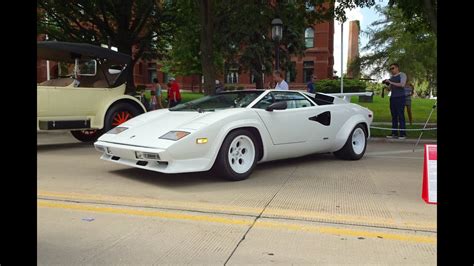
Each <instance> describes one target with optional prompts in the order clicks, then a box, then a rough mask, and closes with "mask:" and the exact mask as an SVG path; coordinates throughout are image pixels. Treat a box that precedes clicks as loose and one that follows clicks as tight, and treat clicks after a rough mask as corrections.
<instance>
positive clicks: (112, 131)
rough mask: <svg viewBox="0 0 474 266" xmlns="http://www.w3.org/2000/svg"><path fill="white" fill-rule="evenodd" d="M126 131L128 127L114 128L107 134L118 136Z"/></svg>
mask: <svg viewBox="0 0 474 266" xmlns="http://www.w3.org/2000/svg"><path fill="white" fill-rule="evenodd" d="M127 129H128V127H114V128H112V129H111V130H109V131H108V132H107V134H118V133H120V132H124V131H125V130H127Z"/></svg>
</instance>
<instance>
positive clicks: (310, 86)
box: [306, 74, 316, 93]
mask: <svg viewBox="0 0 474 266" xmlns="http://www.w3.org/2000/svg"><path fill="white" fill-rule="evenodd" d="M306 89H307V91H308V92H309V93H316V74H313V75H312V76H311V81H310V82H308V84H306Z"/></svg>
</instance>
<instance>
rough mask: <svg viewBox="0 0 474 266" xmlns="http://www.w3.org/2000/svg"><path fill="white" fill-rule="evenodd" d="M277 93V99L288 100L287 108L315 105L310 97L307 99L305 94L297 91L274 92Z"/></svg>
mask: <svg viewBox="0 0 474 266" xmlns="http://www.w3.org/2000/svg"><path fill="white" fill-rule="evenodd" d="M272 93H274V95H275V101H277V102H279V101H286V103H287V106H288V107H287V108H286V109H296V108H305V107H310V106H313V105H314V104H312V103H311V102H310V101H309V100H308V99H306V98H305V97H304V96H303V95H301V94H299V93H295V92H280V91H279V92H272Z"/></svg>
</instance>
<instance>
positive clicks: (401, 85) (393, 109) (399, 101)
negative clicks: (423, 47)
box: [384, 63, 407, 139]
mask: <svg viewBox="0 0 474 266" xmlns="http://www.w3.org/2000/svg"><path fill="white" fill-rule="evenodd" d="M389 71H390V74H391V75H392V76H391V77H390V79H386V80H384V82H385V83H386V84H389V88H388V89H389V90H390V93H391V95H390V113H391V114H392V135H390V136H387V138H391V139H393V138H398V139H406V132H405V130H404V129H405V83H406V81H407V75H406V74H405V73H403V72H400V67H399V66H398V64H397V63H393V64H391V65H390V68H389ZM397 129H398V130H397Z"/></svg>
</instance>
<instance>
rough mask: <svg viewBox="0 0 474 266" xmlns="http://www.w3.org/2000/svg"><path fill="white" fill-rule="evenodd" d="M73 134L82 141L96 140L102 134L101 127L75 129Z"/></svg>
mask: <svg viewBox="0 0 474 266" xmlns="http://www.w3.org/2000/svg"><path fill="white" fill-rule="evenodd" d="M71 134H72V136H73V137H74V138H76V139H77V140H79V141H82V142H92V141H96V140H97V139H98V138H99V137H100V135H101V134H102V130H99V129H86V130H73V131H71Z"/></svg>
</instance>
